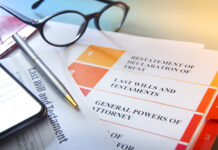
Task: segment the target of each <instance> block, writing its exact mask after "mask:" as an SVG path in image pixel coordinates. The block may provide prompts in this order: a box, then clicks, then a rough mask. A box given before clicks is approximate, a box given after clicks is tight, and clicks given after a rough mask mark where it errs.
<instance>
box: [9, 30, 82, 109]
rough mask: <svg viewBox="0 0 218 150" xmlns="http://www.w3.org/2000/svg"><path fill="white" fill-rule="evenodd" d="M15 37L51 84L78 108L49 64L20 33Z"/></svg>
mask: <svg viewBox="0 0 218 150" xmlns="http://www.w3.org/2000/svg"><path fill="white" fill-rule="evenodd" d="M12 37H13V39H14V40H15V41H16V43H17V44H18V45H19V46H20V48H21V49H22V50H23V52H24V53H25V54H26V55H27V56H28V57H29V58H30V59H31V61H32V62H33V63H34V64H35V65H36V68H37V69H38V70H39V71H40V73H41V74H42V75H43V76H45V77H46V78H47V79H48V80H49V81H50V82H51V84H53V86H54V87H55V88H56V89H57V90H58V91H59V92H60V93H61V94H62V96H64V97H65V99H66V100H67V101H68V102H69V103H70V104H72V105H73V106H74V107H75V108H78V105H77V103H76V102H75V101H74V99H73V98H72V96H71V95H70V94H69V92H68V91H67V89H66V88H65V87H64V85H63V84H62V83H61V82H60V80H59V79H58V78H57V77H56V76H55V75H54V73H53V72H52V71H51V70H50V69H49V68H48V67H47V65H46V64H45V63H44V62H43V61H42V60H41V59H40V58H39V57H38V55H37V54H36V53H35V51H34V50H33V49H32V48H31V47H30V46H29V45H28V44H27V43H26V41H24V40H23V39H22V38H21V37H20V36H19V35H17V34H14V35H13V36H12Z"/></svg>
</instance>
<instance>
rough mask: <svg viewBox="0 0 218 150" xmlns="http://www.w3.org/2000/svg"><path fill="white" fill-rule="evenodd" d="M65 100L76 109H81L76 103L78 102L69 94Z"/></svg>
mask: <svg viewBox="0 0 218 150" xmlns="http://www.w3.org/2000/svg"><path fill="white" fill-rule="evenodd" d="M65 98H66V99H67V101H68V102H69V103H70V104H71V105H72V106H73V107H74V108H75V109H79V106H78V104H77V103H76V101H75V100H74V99H73V98H72V96H71V95H70V94H67V95H66V96H65Z"/></svg>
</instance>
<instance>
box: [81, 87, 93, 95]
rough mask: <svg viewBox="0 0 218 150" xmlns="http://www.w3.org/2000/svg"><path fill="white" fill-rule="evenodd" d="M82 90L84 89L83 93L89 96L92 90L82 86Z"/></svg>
mask: <svg viewBox="0 0 218 150" xmlns="http://www.w3.org/2000/svg"><path fill="white" fill-rule="evenodd" d="M80 90H81V91H82V93H83V95H84V96H87V95H88V94H89V93H90V92H91V90H89V89H84V88H80Z"/></svg>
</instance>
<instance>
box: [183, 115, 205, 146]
mask: <svg viewBox="0 0 218 150" xmlns="http://www.w3.org/2000/svg"><path fill="white" fill-rule="evenodd" d="M201 118H202V116H200V115H197V114H195V115H194V116H193V117H192V120H191V121H190V123H189V125H188V127H187V128H186V130H185V132H184V134H183V136H182V138H181V141H183V142H187V143H189V141H190V140H191V137H192V135H193V133H194V132H195V129H196V128H197V126H198V124H199V122H200V121H201Z"/></svg>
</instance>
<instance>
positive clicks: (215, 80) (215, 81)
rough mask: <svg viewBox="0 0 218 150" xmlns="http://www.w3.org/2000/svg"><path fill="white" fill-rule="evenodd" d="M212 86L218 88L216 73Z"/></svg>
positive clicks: (217, 75)
mask: <svg viewBox="0 0 218 150" xmlns="http://www.w3.org/2000/svg"><path fill="white" fill-rule="evenodd" d="M210 86H213V87H218V72H217V73H216V75H215V77H214V78H213V80H212V82H211V83H210Z"/></svg>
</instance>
